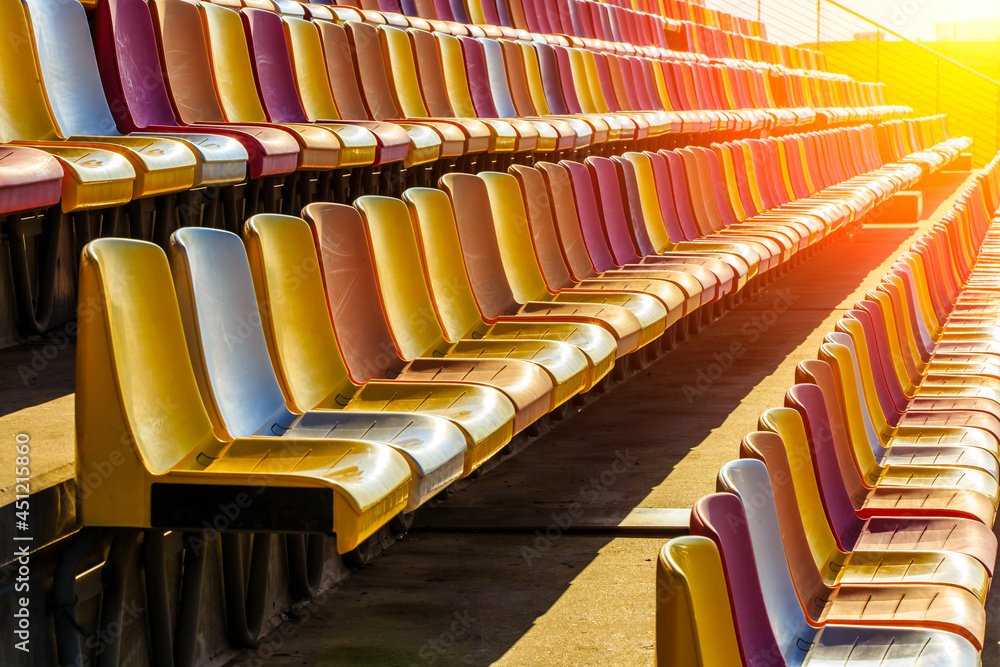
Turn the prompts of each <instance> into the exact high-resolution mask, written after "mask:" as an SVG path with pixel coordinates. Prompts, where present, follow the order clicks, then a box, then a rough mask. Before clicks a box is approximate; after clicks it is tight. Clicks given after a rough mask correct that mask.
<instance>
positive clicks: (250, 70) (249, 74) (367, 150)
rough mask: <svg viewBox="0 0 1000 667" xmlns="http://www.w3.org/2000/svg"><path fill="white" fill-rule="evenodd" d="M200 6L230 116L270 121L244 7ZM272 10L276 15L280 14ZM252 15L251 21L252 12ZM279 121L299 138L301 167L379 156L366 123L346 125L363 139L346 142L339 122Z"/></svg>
mask: <svg viewBox="0 0 1000 667" xmlns="http://www.w3.org/2000/svg"><path fill="white" fill-rule="evenodd" d="M199 9H200V10H201V15H202V23H203V24H204V30H205V36H206V39H207V42H208V48H209V54H210V56H211V64H212V72H213V74H214V76H215V88H216V91H217V94H218V96H219V101H220V103H221V106H222V110H223V113H224V114H225V116H226V119H227V120H228V121H229V122H235V123H250V124H256V123H269V122H271V120H270V119H269V118H268V115H267V110H266V109H265V106H264V103H263V101H262V99H261V97H260V96H259V93H258V90H257V83H256V77H255V75H254V74H255V68H256V67H257V62H256V61H257V54H256V53H255V52H254V53H252V52H251V51H250V45H249V43H248V37H251V35H252V32H251V31H250V30H249V25H248V30H247V32H246V34H245V33H244V22H243V20H242V18H241V14H240V13H237V12H234V11H232V10H229V9H226V8H224V7H220V6H218V5H212V4H208V3H201V4H199ZM248 11H251V12H252V11H256V10H248ZM268 16H272V17H273V18H274V19H275V20H276V19H277V17H276V16H273V15H270V14H268ZM247 21H248V22H249V21H250V19H249V16H248V18H247ZM279 27H280V26H279ZM192 29H193V26H192ZM289 79H290V77H289ZM286 83H291V81H290V80H289V81H287V82H286ZM262 92H263V91H262ZM302 120H304V119H302ZM275 124H279V125H280V126H281V127H284V128H287V129H289V130H291V131H292V132H293V133H294V135H295V137H296V139H297V140H298V141H299V145H300V153H299V160H300V162H299V168H300V169H306V168H310V169H315V170H318V171H323V170H331V169H335V168H338V167H340V166H342V165H343V164H344V163H345V162H346V165H347V166H357V165H365V164H371V163H372V162H373V161H374V159H375V138H374V136H372V135H371V134H370V133H367V132H365V134H367V136H364V137H361V136H359V129H361V128H348V129H347V132H348V137H350V138H357V139H359V140H361V141H362V143H361V145H360V146H354V145H345V144H344V143H343V142H342V141H341V139H340V138H339V136H340V135H339V134H338V131H337V130H338V128H337V126H336V125H334V126H332V127H325V126H322V125H313V124H309V123H302V122H294V121H288V122H282V121H277V122H276V123H275ZM342 152H343V153H344V154H343V155H342Z"/></svg>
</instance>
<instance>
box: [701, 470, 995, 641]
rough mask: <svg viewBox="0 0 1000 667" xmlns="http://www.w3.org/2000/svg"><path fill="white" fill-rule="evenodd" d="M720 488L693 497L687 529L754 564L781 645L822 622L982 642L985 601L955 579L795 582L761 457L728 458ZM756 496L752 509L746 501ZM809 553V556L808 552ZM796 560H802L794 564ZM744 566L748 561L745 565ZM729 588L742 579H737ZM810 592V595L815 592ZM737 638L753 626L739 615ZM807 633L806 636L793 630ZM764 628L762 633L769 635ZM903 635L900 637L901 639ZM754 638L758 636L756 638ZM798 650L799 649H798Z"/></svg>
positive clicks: (726, 557)
mask: <svg viewBox="0 0 1000 667" xmlns="http://www.w3.org/2000/svg"><path fill="white" fill-rule="evenodd" d="M719 488H720V489H724V490H726V491H729V492H730V493H729V494H716V495H711V496H706V497H705V498H703V499H701V500H700V501H698V503H696V504H695V509H694V510H693V511H692V515H691V529H692V530H691V532H692V534H695V535H700V536H704V537H708V538H709V539H711V540H712V541H714V542H716V544H717V545H719V546H720V551H721V552H722V554H723V560H724V562H725V561H728V560H729V559H731V558H732V559H735V562H738V563H753V562H755V563H756V570H757V571H756V575H757V578H758V580H759V582H760V592H761V593H762V595H763V601H764V607H765V608H766V610H767V616H768V617H769V618H770V619H771V620H772V622H771V628H770V629H771V630H772V631H773V633H774V637H775V639H776V640H777V641H778V643H779V644H780V645H782V646H783V647H785V648H786V650H787V649H789V648H795V649H799V647H798V646H796V644H798V643H799V642H800V641H801V643H802V644H803V645H804V646H803V647H802V648H805V647H807V646H808V645H809V644H811V643H812V642H811V641H809V640H810V639H811V637H810V635H815V634H817V633H816V630H817V628H815V627H810V624H812V625H818V626H819V627H820V628H823V627H826V628H832V627H837V626H855V629H860V628H859V627H858V626H864V627H866V628H868V629H869V630H871V631H878V630H879V629H880V626H890V627H892V628H893V630H895V631H901V630H902V629H903V628H908V630H903V631H902V634H903V635H905V634H907V633H908V632H920V631H926V630H930V629H935V630H943V631H947V632H950V633H953V634H955V635H957V636H961V637H964V638H965V639H966V640H967V641H969V642H971V643H972V644H973V645H974V646H976V648H977V649H979V647H980V646H981V645H982V644H981V642H982V635H981V634H978V633H981V632H983V631H984V630H985V620H986V615H985V612H984V610H983V607H982V604H981V602H980V600H979V598H977V597H976V596H974V595H973V594H972V593H970V592H968V591H966V590H963V589H961V588H956V587H952V586H943V585H936V584H893V585H882V584H878V583H874V582H873V583H869V584H841V585H839V586H836V587H827V586H822V585H820V586H818V587H817V588H816V589H807V590H804V591H802V593H801V597H800V594H799V593H797V592H796V591H797V590H802V589H801V588H799V587H797V586H796V583H799V582H795V583H793V577H792V574H791V571H790V569H789V565H788V563H789V561H790V560H791V559H793V558H800V557H801V556H802V554H798V553H792V554H788V553H787V552H786V551H785V547H784V545H783V542H784V540H783V537H784V536H783V534H782V533H781V531H780V529H779V523H778V516H777V512H776V510H775V507H774V499H773V496H772V492H771V484H770V481H769V480H768V475H767V470H766V468H765V467H764V465H763V464H762V463H761V462H760V461H754V460H751V459H743V460H739V461H732V462H730V463H727V464H726V465H725V466H723V467H722V470H720V471H719ZM751 498H752V499H753V502H754V505H752V506H751V507H752V511H750V512H746V511H745V504H744V503H749V502H751ZM806 557H807V558H808V556H806ZM795 567H800V566H799V565H798V564H796V566H795ZM748 569H749V568H748ZM730 585H731V586H732V587H733V588H736V587H738V586H741V585H742V584H738V583H736V582H731V584H730ZM813 596H815V597H813ZM800 599H801V600H803V601H807V604H808V608H809V609H810V612H809V613H806V612H805V611H803V606H802V604H801V602H800ZM742 620H743V622H744V623H745V625H746V626H749V627H740V626H741V625H742V624H741V618H740V617H738V618H737V628H738V633H739V635H740V638H741V643H742V644H744V646H745V645H746V643H747V640H746V639H744V638H745V637H746V634H745V633H746V632H747V631H748V630H750V631H752V630H754V629H756V628H757V627H759V626H758V622H756V621H755V620H754V619H751V618H746V619H742ZM801 632H804V633H805V637H802V636H801V635H799V636H796V635H797V634H798V633H801ZM767 634H768V633H767V631H766V630H764V631H763V632H761V633H760V635H763V636H766V635H767ZM900 639H901V640H902V639H903V638H902V637H901V638H900ZM751 641H759V639H757V638H756V637H755V638H753V639H751ZM799 650H801V649H799Z"/></svg>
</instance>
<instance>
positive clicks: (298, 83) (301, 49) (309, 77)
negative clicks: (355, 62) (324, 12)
mask: <svg viewBox="0 0 1000 667" xmlns="http://www.w3.org/2000/svg"><path fill="white" fill-rule="evenodd" d="M282 23H283V24H284V28H285V38H286V40H287V41H288V52H289V55H290V56H291V65H292V71H293V73H294V75H295V87H296V88H297V89H298V93H299V100H300V101H301V103H302V110H303V112H304V113H305V116H306V118H307V119H308V120H310V121H313V122H315V121H317V120H338V119H339V118H340V111H339V110H338V109H337V103H336V102H335V101H334V99H333V91H332V89H331V88H330V76H329V74H328V72H327V69H326V56H325V54H324V53H323V41H322V39H321V38H320V35H319V28H318V27H317V24H315V23H313V22H312V21H306V20H303V19H298V18H294V17H286V18H283V19H282ZM357 120H362V118H358V119H357Z"/></svg>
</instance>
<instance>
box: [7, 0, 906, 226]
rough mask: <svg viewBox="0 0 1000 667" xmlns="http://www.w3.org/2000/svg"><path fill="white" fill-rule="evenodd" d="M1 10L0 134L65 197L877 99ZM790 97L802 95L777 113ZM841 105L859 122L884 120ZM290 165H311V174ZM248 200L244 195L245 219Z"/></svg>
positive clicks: (353, 26) (137, 2)
mask: <svg viewBox="0 0 1000 667" xmlns="http://www.w3.org/2000/svg"><path fill="white" fill-rule="evenodd" d="M0 16H2V17H3V19H4V25H6V26H8V29H9V30H10V31H12V34H13V35H15V36H16V39H14V38H12V39H9V40H4V44H5V45H6V46H3V47H0V49H2V51H0V67H2V68H3V71H4V73H5V75H4V77H3V78H0V87H2V88H0V92H4V93H6V94H4V95H2V97H3V99H6V100H8V102H7V103H6V104H4V105H3V106H2V108H0V118H2V124H0V128H2V132H3V134H2V136H0V140H3V141H5V142H7V143H18V144H21V145H24V146H31V147H34V148H37V149H39V150H41V151H43V152H46V153H48V154H49V155H52V156H54V157H55V158H56V159H58V160H59V161H60V164H61V166H62V167H63V169H64V170H65V171H66V177H65V178H64V179H63V183H62V196H61V201H62V210H63V211H65V212H77V211H86V210H93V209H114V208H115V207H118V206H121V205H123V204H125V203H128V202H130V201H134V200H144V199H152V200H155V201H158V202H166V203H167V204H169V203H171V202H172V200H171V199H169V196H170V195H178V194H180V193H183V192H186V191H189V190H190V189H191V188H204V187H210V186H211V187H224V186H230V185H234V184H236V183H240V182H242V181H243V180H244V179H249V180H250V181H251V182H253V183H258V184H259V183H262V182H264V181H265V180H266V179H278V180H279V182H284V183H286V184H288V185H289V187H290V188H292V189H291V190H290V191H289V192H287V193H286V199H287V205H286V208H285V210H287V211H292V210H296V207H297V206H298V205H300V204H304V203H307V202H308V200H309V199H311V198H312V197H313V196H316V197H317V198H320V199H324V198H329V196H330V195H331V194H334V195H336V194H344V193H342V192H337V191H332V190H331V188H330V184H329V183H328V182H327V183H326V185H325V186H322V184H320V185H321V186H322V187H319V188H318V190H317V189H316V188H317V180H319V177H318V176H317V174H324V173H326V174H329V172H330V171H331V170H334V169H351V168H358V167H371V166H373V165H374V166H376V167H380V166H386V165H394V164H404V165H406V166H407V167H413V166H418V165H425V164H429V163H431V162H434V161H436V160H438V159H440V158H445V159H446V160H448V159H450V160H458V159H461V158H469V157H471V156H483V155H512V154H527V153H529V152H533V153H541V154H549V153H556V154H558V153H559V152H560V151H576V150H588V149H592V150H598V147H600V146H603V145H606V144H608V143H612V144H617V143H621V144H624V145H626V146H629V145H635V144H634V143H630V142H642V141H645V140H646V139H647V138H656V137H662V136H664V135H668V134H675V133H687V132H705V131H715V132H738V131H759V130H762V129H766V128H769V127H774V126H776V125H777V126H794V125H795V124H800V123H804V122H812V121H813V120H814V119H815V118H816V116H815V115H814V112H812V111H811V110H808V109H806V108H805V107H809V106H813V107H815V106H819V105H820V104H824V103H836V104H838V105H840V106H843V107H846V106H851V105H854V104H862V105H864V104H867V103H868V102H869V101H870V100H863V99H858V98H856V97H855V96H851V95H848V96H842V95H837V94H836V91H833V92H832V94H831V92H829V91H828V92H826V93H825V94H823V95H822V96H821V95H820V89H821V88H822V86H805V85H802V86H795V85H790V86H788V88H787V89H788V92H781V93H779V94H778V95H775V94H774V93H773V92H772V90H771V87H772V82H771V80H769V78H768V77H767V76H765V75H764V74H762V73H761V72H759V71H756V70H753V69H750V68H739V67H732V66H722V65H706V64H700V63H683V62H675V61H661V60H654V59H648V58H639V57H619V56H614V55H608V54H601V53H594V52H591V51H587V50H583V49H573V48H564V47H552V46H550V45H548V44H535V43H517V42H513V41H507V40H493V39H489V38H485V37H483V38H479V39H474V38H471V37H469V38H455V37H453V36H451V35H445V34H438V33H430V32H427V31H423V30H416V29H412V28H411V29H407V30H400V29H398V28H395V27H392V26H378V27H375V26H372V25H370V24H363V23H357V22H349V23H347V24H346V25H345V26H341V25H338V24H336V23H332V22H328V21H322V20H318V21H312V22H310V21H305V20H303V19H297V18H292V17H284V18H279V16H278V15H276V14H273V13H271V12H266V11H261V10H255V9H244V10H242V11H241V12H234V11H232V10H229V9H225V8H223V7H220V6H217V5H211V4H204V3H203V4H200V5H198V4H191V3H187V2H183V0H159V1H157V2H153V3H150V4H149V5H147V4H146V3H145V2H142V1H141V0H107V1H106V2H102V3H101V4H100V6H99V7H98V10H97V14H96V17H95V20H96V25H95V27H94V38H93V41H92V40H91V33H90V30H89V26H88V22H87V17H86V16H85V12H84V10H83V8H82V6H81V5H80V4H79V3H77V2H74V1H73V0H58V1H57V2H52V3H41V1H40V0H26V1H25V2H24V3H21V2H19V1H18V0H3V2H2V3H0ZM22 44H32V45H33V48H32V49H24V48H21V46H20V45H22ZM56 45H58V48H57V47H56ZM158 45H159V48H157V46H158ZM161 63H162V69H161ZM361 63H365V66H363V67H362V66H361ZM482 82H488V85H482ZM776 97H784V98H787V99H788V103H789V104H795V105H798V106H799V107H801V108H799V109H774V107H776V106H778V103H777V102H776V101H775V98H776ZM879 108H880V109H882V108H881V107H879ZM754 109H757V110H759V109H769V111H767V112H762V111H754ZM841 111H842V113H841V115H840V117H839V118H840V119H842V120H846V119H847V118H848V116H850V119H851V120H853V121H857V120H870V119H871V114H864V113H861V112H858V113H854V114H853V115H852V114H851V113H850V112H847V111H845V110H841ZM896 113H898V110H891V109H882V111H879V112H877V113H875V115H879V114H883V115H885V114H888V115H892V114H896ZM639 145H643V144H641V143H640V144H639ZM18 150H19V151H22V149H18ZM292 173H305V174H308V175H309V176H307V177H303V178H301V179H299V180H297V181H296V180H294V179H289V176H290V175H291V174H292ZM282 179H286V180H282ZM387 187H388V186H387ZM310 188H311V189H310ZM366 191H367V190H365V189H361V188H359V189H356V191H355V192H354V194H355V195H357V194H362V193H364V192H366ZM374 191H378V189H377V188H376V189H375V190H374ZM267 194H268V191H267V190H266V189H265V190H263V191H262V196H267ZM271 194H273V193H271ZM344 196H345V198H346V197H347V195H344ZM256 201H257V199H256V195H255V197H254V198H253V199H252V201H251V203H250V204H249V206H248V207H247V209H246V210H247V211H248V212H250V213H252V212H255V211H256V210H258V205H257V203H256ZM33 203H34V202H32V204H33ZM263 205H265V206H266V205H267V201H264V202H263ZM241 211H242V209H236V208H235V205H230V207H229V210H228V212H227V213H226V215H228V220H229V226H230V228H233V227H234V225H235V220H236V219H238V218H239V217H240V216H239V215H238V214H239V213H240V212H241ZM158 213H159V215H160V217H161V218H162V217H168V216H169V215H170V213H171V212H170V210H169V209H165V208H160V209H158ZM211 223H212V221H209V224H211ZM168 229H169V228H168ZM139 231H141V230H135V229H133V230H132V235H137V234H138V233H139ZM163 238H165V237H161V241H162V240H163Z"/></svg>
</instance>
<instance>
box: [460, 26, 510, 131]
mask: <svg viewBox="0 0 1000 667" xmlns="http://www.w3.org/2000/svg"><path fill="white" fill-rule="evenodd" d="M458 40H459V43H460V44H461V45H462V56H463V58H464V62H465V74H466V77H467V79H468V84H469V93H470V95H471V99H472V103H473V105H474V106H475V109H476V114H475V115H477V116H479V117H480V118H499V117H500V114H499V112H498V110H497V107H496V104H495V103H494V99H493V93H492V90H491V87H492V81H491V80H490V74H489V70H488V69H487V65H486V53H485V52H484V50H483V45H482V43H480V41H479V40H478V39H475V38H474V37H459V38H458Z"/></svg>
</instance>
